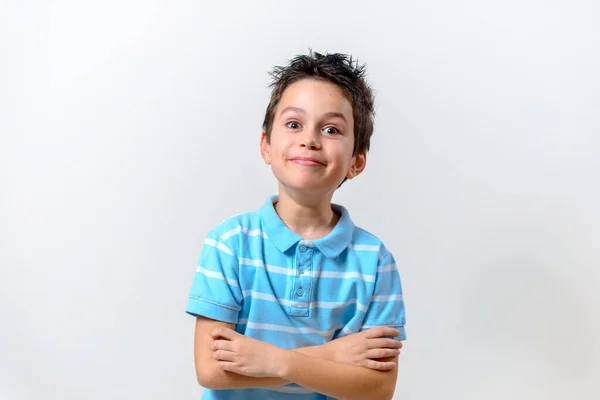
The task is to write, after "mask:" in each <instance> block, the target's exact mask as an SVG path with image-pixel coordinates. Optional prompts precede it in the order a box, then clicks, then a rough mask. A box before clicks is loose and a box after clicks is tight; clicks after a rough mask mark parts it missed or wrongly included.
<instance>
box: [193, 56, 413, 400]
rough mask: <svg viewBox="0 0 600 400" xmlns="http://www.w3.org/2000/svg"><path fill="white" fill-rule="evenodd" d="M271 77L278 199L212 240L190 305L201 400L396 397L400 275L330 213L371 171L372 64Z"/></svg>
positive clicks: (366, 238)
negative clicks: (351, 182) (342, 193)
mask: <svg viewBox="0 0 600 400" xmlns="http://www.w3.org/2000/svg"><path fill="white" fill-rule="evenodd" d="M272 76H273V78H274V81H273V84H272V85H271V86H272V87H273V91H272V95H271V100H270V103H269V105H268V107H267V111H266V115H265V120H264V124H263V131H262V136H261V142H260V150H261V154H262V157H263V159H264V160H265V162H266V163H267V164H268V165H270V166H271V169H272V172H273V175H274V176H275V178H276V179H277V181H278V185H279V193H278V195H277V196H272V197H270V198H269V199H267V201H266V202H265V204H264V205H263V206H262V207H261V208H260V209H259V210H258V212H251V213H246V214H241V215H237V216H234V217H231V218H229V219H226V220H225V221H223V222H222V223H221V224H220V225H219V226H217V227H216V228H215V229H213V230H212V231H211V232H210V233H209V234H208V236H207V238H206V240H205V242H204V246H203V248H202V253H201V255H200V260H199V263H198V267H197V269H196V275H195V277H194V281H193V283H192V287H191V290H190V295H189V300H188V305H187V308H186V312H187V313H189V314H191V315H194V316H196V329H195V340H194V359H195V365H196V375H197V379H198V383H199V384H200V385H202V386H204V387H205V388H206V389H205V391H204V395H203V399H261V400H263V399H295V400H304V399H327V398H340V399H391V398H392V395H393V393H394V389H395V384H396V376H397V365H396V363H397V357H398V355H399V353H400V348H401V347H402V344H401V342H400V341H401V340H404V339H406V334H405V330H404V324H405V316H404V302H403V299H402V287H401V283H400V276H399V274H398V269H397V268H396V265H395V262H394V258H393V256H392V255H391V253H390V252H389V251H388V250H387V249H386V248H385V246H384V245H383V244H382V242H381V241H380V240H379V239H378V238H377V237H375V236H374V235H372V234H370V233H368V232H367V231H365V230H363V229H360V228H358V227H356V226H355V225H354V224H353V222H352V220H351V219H350V216H349V214H348V211H347V210H346V209H345V208H344V207H342V206H340V205H336V204H332V203H331V199H332V196H333V193H334V192H335V190H336V189H337V188H338V187H339V186H340V185H341V184H342V183H343V182H345V181H346V180H347V179H352V178H354V177H356V176H357V175H359V174H360V173H361V172H362V171H363V170H364V168H365V165H366V156H367V151H368V149H369V140H370V137H371V135H372V133H373V114H374V107H373V94H372V91H371V89H370V87H369V86H368V85H367V83H366V82H365V69H364V65H363V66H358V65H357V64H356V63H354V62H353V61H352V58H351V57H349V56H346V55H343V54H326V55H321V54H319V53H313V52H312V51H311V52H310V53H309V54H308V55H303V56H297V57H295V58H294V59H293V60H291V62H290V64H289V65H288V66H286V67H276V68H275V70H274V72H273V73H272ZM370 328H371V329H370Z"/></svg>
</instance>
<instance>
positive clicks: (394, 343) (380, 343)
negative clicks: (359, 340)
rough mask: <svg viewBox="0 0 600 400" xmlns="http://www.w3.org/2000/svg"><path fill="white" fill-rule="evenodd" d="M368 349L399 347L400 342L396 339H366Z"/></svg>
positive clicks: (400, 345) (400, 346)
mask: <svg viewBox="0 0 600 400" xmlns="http://www.w3.org/2000/svg"><path fill="white" fill-rule="evenodd" d="M367 343H368V348H369V349H384V348H390V349H401V348H402V342H401V341H399V340H396V339H371V340H368V341H367Z"/></svg>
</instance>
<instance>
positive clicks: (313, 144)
mask: <svg viewBox="0 0 600 400" xmlns="http://www.w3.org/2000/svg"><path fill="white" fill-rule="evenodd" d="M303 133H304V134H303V135H302V138H301V140H300V145H301V146H302V147H308V148H309V149H311V150H317V149H320V148H321V143H320V141H319V134H320V132H318V131H317V132H315V129H306V130H305V131H304V132H303Z"/></svg>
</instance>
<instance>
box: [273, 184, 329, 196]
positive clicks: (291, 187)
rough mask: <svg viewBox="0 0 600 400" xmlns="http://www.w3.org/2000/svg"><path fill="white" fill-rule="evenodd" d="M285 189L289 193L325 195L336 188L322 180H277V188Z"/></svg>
mask: <svg viewBox="0 0 600 400" xmlns="http://www.w3.org/2000/svg"><path fill="white" fill-rule="evenodd" d="M282 189H283V190H286V191H288V192H290V193H296V194H301V195H306V196H318V195H327V194H328V193H331V192H333V191H335V190H336V189H337V185H333V184H331V185H328V184H326V183H324V182H314V181H295V182H289V181H281V180H280V181H279V190H282Z"/></svg>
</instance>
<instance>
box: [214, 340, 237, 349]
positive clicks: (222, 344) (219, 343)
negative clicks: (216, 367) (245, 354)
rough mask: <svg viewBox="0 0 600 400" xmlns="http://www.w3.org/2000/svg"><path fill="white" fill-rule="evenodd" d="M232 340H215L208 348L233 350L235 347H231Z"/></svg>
mask: <svg viewBox="0 0 600 400" xmlns="http://www.w3.org/2000/svg"><path fill="white" fill-rule="evenodd" d="M233 346H234V345H233V342H232V341H230V340H215V341H213V342H212V343H211V344H210V349H211V350H212V351H215V350H227V351H234V350H235V349H234V348H233Z"/></svg>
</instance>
